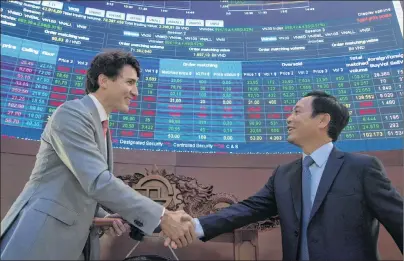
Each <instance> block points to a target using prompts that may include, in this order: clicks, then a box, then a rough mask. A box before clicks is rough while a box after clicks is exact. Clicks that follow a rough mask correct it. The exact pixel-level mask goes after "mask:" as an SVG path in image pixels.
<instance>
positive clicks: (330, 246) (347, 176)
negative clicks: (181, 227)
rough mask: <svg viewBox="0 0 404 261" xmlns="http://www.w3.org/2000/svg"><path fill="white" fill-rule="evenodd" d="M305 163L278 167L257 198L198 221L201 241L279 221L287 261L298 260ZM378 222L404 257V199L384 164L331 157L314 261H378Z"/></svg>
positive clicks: (316, 216) (311, 235)
mask: <svg viewBox="0 0 404 261" xmlns="http://www.w3.org/2000/svg"><path fill="white" fill-rule="evenodd" d="M301 173H302V162H301V159H299V160H296V161H294V162H291V163H288V164H285V165H281V166H278V167H277V168H276V169H275V171H274V173H273V175H272V176H271V177H270V178H269V180H268V182H267V183H266V184H265V186H264V187H263V188H262V189H261V190H260V191H258V192H257V193H256V194H255V195H254V196H252V197H250V198H248V199H246V200H244V201H241V202H239V203H237V204H234V205H231V206H230V207H228V208H225V209H222V210H220V211H219V212H217V213H215V214H211V215H208V216H205V217H200V218H199V221H200V224H201V226H202V228H203V231H204V237H203V238H201V240H202V241H207V240H210V239H212V238H214V237H216V236H218V235H220V234H223V233H227V232H231V231H233V230H234V229H236V228H240V227H243V226H245V225H247V224H250V223H254V222H257V221H260V220H264V219H267V218H269V217H271V216H274V215H278V214H279V216H280V221H281V232H282V250H283V260H297V259H298V258H299V236H300V225H301V210H302V197H301V193H302V189H301V183H302V180H301ZM379 222H380V223H382V224H383V225H384V227H385V228H386V229H387V231H388V232H389V233H390V235H391V236H392V237H393V239H394V241H395V242H396V244H397V246H398V247H399V248H400V250H401V253H402V252H403V198H402V196H400V194H399V193H398V192H397V191H396V190H395V189H394V188H393V187H392V185H391V182H390V181H389V180H388V179H387V177H386V174H385V171H384V169H383V166H382V164H381V163H380V161H379V160H378V159H377V158H375V157H372V156H368V155H363V154H352V153H344V152H341V151H339V150H337V149H336V148H335V147H334V148H333V150H332V151H331V154H330V156H329V158H328V161H327V164H326V166H325V169H324V172H323V176H322V178H321V181H320V184H319V187H318V190H317V194H316V197H315V200H314V202H313V208H312V212H311V218H310V222H309V225H308V229H307V237H308V248H309V255H310V260H355V261H360V260H366V261H369V260H378V259H379V255H378V251H377V241H378V235H379Z"/></svg>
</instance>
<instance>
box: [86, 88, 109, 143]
mask: <svg viewBox="0 0 404 261" xmlns="http://www.w3.org/2000/svg"><path fill="white" fill-rule="evenodd" d="M88 96H90V98H91V100H93V102H94V104H95V107H96V108H97V111H98V115H99V116H100V120H101V123H102V122H103V121H105V120H108V119H109V117H108V114H107V112H106V111H105V109H104V106H102V104H101V103H100V102H99V101H98V99H97V98H96V97H95V96H94V95H92V94H91V93H90V94H89V95H88ZM104 141H105V148H107V137H106V136H105V138H104Z"/></svg>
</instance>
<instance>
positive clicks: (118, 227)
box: [104, 214, 130, 237]
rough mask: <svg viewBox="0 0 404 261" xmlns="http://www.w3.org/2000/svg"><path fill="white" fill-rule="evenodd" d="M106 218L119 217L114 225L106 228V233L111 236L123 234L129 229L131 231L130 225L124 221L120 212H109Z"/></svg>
mask: <svg viewBox="0 0 404 261" xmlns="http://www.w3.org/2000/svg"><path fill="white" fill-rule="evenodd" d="M105 217H106V218H117V219H116V220H115V221H114V223H113V224H112V227H109V228H107V229H105V230H104V233H105V234H106V235H108V236H110V237H115V236H118V237H119V236H121V235H123V234H124V233H126V232H127V231H130V226H129V224H128V223H126V222H124V221H123V220H122V219H119V218H120V217H121V216H120V215H119V214H108V215H106V216H105Z"/></svg>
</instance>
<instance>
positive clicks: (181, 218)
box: [160, 209, 197, 249]
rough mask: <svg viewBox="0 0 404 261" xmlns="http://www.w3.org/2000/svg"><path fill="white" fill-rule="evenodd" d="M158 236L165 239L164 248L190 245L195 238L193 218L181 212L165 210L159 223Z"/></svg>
mask: <svg viewBox="0 0 404 261" xmlns="http://www.w3.org/2000/svg"><path fill="white" fill-rule="evenodd" d="M160 227H161V232H160V236H164V237H166V239H165V240H164V246H169V245H171V247H172V248H174V249H176V248H177V247H185V246H187V245H189V244H191V243H192V242H193V241H194V240H195V239H197V236H196V234H195V222H194V221H193V218H192V217H191V216H190V215H188V214H187V213H185V212H184V211H183V210H179V211H169V210H167V209H166V210H165V212H164V215H163V216H162V217H161V222H160Z"/></svg>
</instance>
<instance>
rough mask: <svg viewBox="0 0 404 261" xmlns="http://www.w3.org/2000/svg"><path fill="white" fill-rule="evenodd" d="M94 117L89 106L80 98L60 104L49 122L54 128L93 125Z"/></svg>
mask: <svg viewBox="0 0 404 261" xmlns="http://www.w3.org/2000/svg"><path fill="white" fill-rule="evenodd" d="M91 122H92V117H91V113H90V112H89V110H88V108H87V107H86V106H85V105H84V104H83V102H82V101H81V100H80V99H76V100H70V101H66V102H65V103H63V104H62V105H60V106H59V107H58V108H57V109H56V110H55V111H54V112H53V114H52V116H51V117H50V119H49V122H48V124H49V125H50V126H51V127H52V128H54V127H56V128H60V127H62V126H64V127H69V126H73V125H76V126H77V125H80V124H85V125H91Z"/></svg>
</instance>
